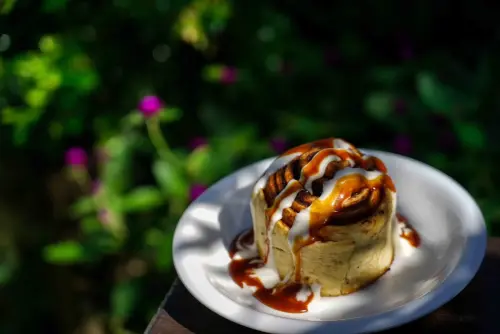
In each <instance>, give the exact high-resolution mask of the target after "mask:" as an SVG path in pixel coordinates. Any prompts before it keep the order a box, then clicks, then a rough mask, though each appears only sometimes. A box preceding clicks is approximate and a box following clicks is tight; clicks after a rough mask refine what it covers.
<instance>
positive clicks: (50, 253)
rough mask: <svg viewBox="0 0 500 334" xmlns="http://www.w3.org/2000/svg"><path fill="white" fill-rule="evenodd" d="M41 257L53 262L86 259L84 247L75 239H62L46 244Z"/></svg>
mask: <svg viewBox="0 0 500 334" xmlns="http://www.w3.org/2000/svg"><path fill="white" fill-rule="evenodd" d="M43 257H44V259H45V261H47V262H49V263H53V264H72V263H79V262H82V261H84V260H86V254H85V249H84V248H83V246H82V245H81V244H79V243H78V242H76V241H63V242H60V243H57V244H52V245H49V246H46V247H45V248H44V250H43Z"/></svg>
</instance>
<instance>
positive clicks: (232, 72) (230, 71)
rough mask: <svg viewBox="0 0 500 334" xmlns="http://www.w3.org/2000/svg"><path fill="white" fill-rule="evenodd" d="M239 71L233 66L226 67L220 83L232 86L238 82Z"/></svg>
mask: <svg viewBox="0 0 500 334" xmlns="http://www.w3.org/2000/svg"><path fill="white" fill-rule="evenodd" d="M237 78H238V70H237V69H236V68H234V67H231V66H224V68H223V69H222V73H221V75H220V81H221V82H222V83H223V84H226V85H230V84H233V83H235V82H236V79H237Z"/></svg>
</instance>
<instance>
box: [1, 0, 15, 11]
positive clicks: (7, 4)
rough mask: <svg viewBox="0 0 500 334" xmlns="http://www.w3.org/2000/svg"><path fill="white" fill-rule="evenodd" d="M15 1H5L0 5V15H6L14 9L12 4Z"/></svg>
mask: <svg viewBox="0 0 500 334" xmlns="http://www.w3.org/2000/svg"><path fill="white" fill-rule="evenodd" d="M16 1H17V0H5V1H3V3H1V4H0V14H8V13H9V12H10V11H11V10H12V8H14V4H15V3H16Z"/></svg>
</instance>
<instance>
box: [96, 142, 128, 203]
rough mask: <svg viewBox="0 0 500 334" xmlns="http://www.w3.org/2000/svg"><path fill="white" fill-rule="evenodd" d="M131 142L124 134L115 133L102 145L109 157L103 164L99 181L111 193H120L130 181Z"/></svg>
mask: <svg viewBox="0 0 500 334" xmlns="http://www.w3.org/2000/svg"><path fill="white" fill-rule="evenodd" d="M132 142H133V140H132V139H129V138H128V137H127V136H126V135H117V136H114V137H112V138H110V139H109V140H108V141H107V142H106V143H105V145H104V147H103V150H104V152H106V154H107V155H108V156H109V158H108V159H107V161H106V163H105V164H104V170H103V173H102V175H101V181H102V183H103V184H104V186H105V187H106V190H107V191H109V192H110V193H112V194H121V193H122V192H123V191H124V190H125V189H126V188H127V186H128V184H129V182H130V166H131V154H132V152H131V151H132V148H131V145H132Z"/></svg>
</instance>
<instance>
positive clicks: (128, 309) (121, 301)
mask: <svg viewBox="0 0 500 334" xmlns="http://www.w3.org/2000/svg"><path fill="white" fill-rule="evenodd" d="M138 296H139V286H138V285H137V283H136V282H135V281H124V282H120V283H118V284H116V285H115V286H114V287H113V290H112V291H111V314H112V316H113V317H116V318H119V319H123V320H125V319H127V318H128V317H129V316H130V314H131V313H132V311H133V309H134V305H135V302H136V300H137V298H138Z"/></svg>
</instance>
